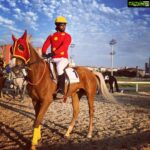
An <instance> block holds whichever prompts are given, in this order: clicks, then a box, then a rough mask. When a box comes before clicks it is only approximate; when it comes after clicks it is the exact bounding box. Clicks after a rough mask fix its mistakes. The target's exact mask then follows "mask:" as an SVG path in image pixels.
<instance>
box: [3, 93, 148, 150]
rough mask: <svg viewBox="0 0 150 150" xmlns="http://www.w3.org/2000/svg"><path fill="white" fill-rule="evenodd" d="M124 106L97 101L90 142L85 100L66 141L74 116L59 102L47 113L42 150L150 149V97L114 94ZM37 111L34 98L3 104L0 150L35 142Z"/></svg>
mask: <svg viewBox="0 0 150 150" xmlns="http://www.w3.org/2000/svg"><path fill="white" fill-rule="evenodd" d="M114 95H115V97H117V99H118V101H119V102H120V103H121V104H122V105H121V106H120V105H116V104H112V103H106V102H105V101H104V100H103V99H102V98H101V97H100V96H97V97H96V100H95V117H94V133H93V138H92V139H91V140H89V139H87V138H86V134H87V129H88V106H87V101H86V99H85V98H83V99H82V100H81V102H80V115H79V118H78V121H77V123H76V126H75V128H74V130H73V133H72V134H71V138H70V139H65V138H63V135H64V134H65V131H66V130H67V127H68V125H69V122H70V120H71V116H72V107H71V101H70V99H68V100H67V103H66V105H64V104H63V103H61V102H60V101H55V102H53V103H52V105H51V106H50V107H49V109H48V112H47V113H46V116H45V119H44V122H43V128H42V141H41V142H40V144H39V146H38V148H37V149H39V150H76V149H78V150H83V149H84V150H125V149H132V150H136V149H138V150H139V149H141V150H148V149H150V93H140V94H138V95H137V94H114ZM33 120H34V111H33V107H32V103H31V99H30V98H26V99H25V100H24V101H23V102H20V101H19V100H9V99H6V98H5V99H1V100H0V150H17V149H18V150H27V149H28V148H29V145H30V141H31V138H32V125H33Z"/></svg>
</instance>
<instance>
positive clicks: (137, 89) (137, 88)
mask: <svg viewBox="0 0 150 150" xmlns="http://www.w3.org/2000/svg"><path fill="white" fill-rule="evenodd" d="M138 91H139V86H138V83H136V92H138Z"/></svg>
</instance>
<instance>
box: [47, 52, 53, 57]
mask: <svg viewBox="0 0 150 150" xmlns="http://www.w3.org/2000/svg"><path fill="white" fill-rule="evenodd" d="M54 55H55V53H54V52H52V53H48V54H47V57H48V58H49V57H53V56H54Z"/></svg>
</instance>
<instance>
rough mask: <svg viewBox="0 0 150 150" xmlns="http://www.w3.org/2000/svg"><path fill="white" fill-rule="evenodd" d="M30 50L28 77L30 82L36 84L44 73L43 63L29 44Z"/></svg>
mask: <svg viewBox="0 0 150 150" xmlns="http://www.w3.org/2000/svg"><path fill="white" fill-rule="evenodd" d="M29 48H30V61H29V69H28V70H27V72H28V77H29V79H30V80H31V82H33V83H34V82H36V81H37V80H39V79H40V78H41V74H42V73H43V71H44V68H45V67H44V65H45V63H44V61H43V59H42V58H41V57H40V56H39V55H38V53H37V52H36V51H35V49H34V48H33V47H32V46H31V45H30V44H29Z"/></svg>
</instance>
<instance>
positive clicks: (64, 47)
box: [55, 34, 71, 54]
mask: <svg viewBox="0 0 150 150" xmlns="http://www.w3.org/2000/svg"><path fill="white" fill-rule="evenodd" d="M70 43H71V36H70V35H69V34H67V35H66V36H65V39H64V42H63V44H62V45H61V46H60V47H59V48H58V49H57V50H56V51H55V54H59V53H61V52H63V51H67V50H68V47H69V45H70Z"/></svg>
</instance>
